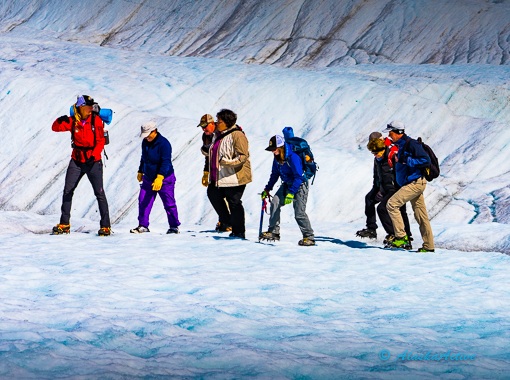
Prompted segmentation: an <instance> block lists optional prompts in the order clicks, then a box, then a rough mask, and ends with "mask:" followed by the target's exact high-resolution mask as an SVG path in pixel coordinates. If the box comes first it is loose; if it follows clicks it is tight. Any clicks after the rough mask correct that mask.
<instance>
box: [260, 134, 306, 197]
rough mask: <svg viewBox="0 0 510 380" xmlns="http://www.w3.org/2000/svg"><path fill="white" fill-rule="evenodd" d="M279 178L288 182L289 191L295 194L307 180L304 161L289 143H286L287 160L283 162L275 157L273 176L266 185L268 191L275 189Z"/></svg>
mask: <svg viewBox="0 0 510 380" xmlns="http://www.w3.org/2000/svg"><path fill="white" fill-rule="evenodd" d="M278 178H281V179H282V182H284V183H286V184H287V186H288V189H287V190H288V192H289V193H290V194H293V195H295V194H296V193H297V192H298V190H299V187H300V186H301V184H302V183H303V181H304V180H305V179H304V178H303V162H302V161H301V158H300V157H299V156H298V155H297V154H296V153H294V152H293V151H292V148H291V147H290V146H289V144H287V143H285V161H284V162H283V164H280V163H278V161H276V158H274V159H273V167H272V169H271V176H270V177H269V182H268V183H267V185H266V187H265V189H266V191H268V192H269V191H271V190H273V187H274V185H275V183H276V181H278Z"/></svg>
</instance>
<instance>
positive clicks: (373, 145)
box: [367, 139, 386, 152]
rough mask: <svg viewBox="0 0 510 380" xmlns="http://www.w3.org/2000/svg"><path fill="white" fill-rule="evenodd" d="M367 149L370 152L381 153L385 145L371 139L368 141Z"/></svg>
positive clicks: (381, 141)
mask: <svg viewBox="0 0 510 380" xmlns="http://www.w3.org/2000/svg"><path fill="white" fill-rule="evenodd" d="M367 148H368V150H369V151H371V152H382V151H383V150H385V149H386V144H385V143H384V140H381V139H373V140H370V141H369V143H368V145H367Z"/></svg>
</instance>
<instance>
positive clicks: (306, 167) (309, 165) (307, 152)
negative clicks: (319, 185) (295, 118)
mask: <svg viewBox="0 0 510 380" xmlns="http://www.w3.org/2000/svg"><path fill="white" fill-rule="evenodd" d="M283 135H284V136H285V142H286V143H287V144H289V145H290V147H291V149H292V151H293V152H294V153H296V154H297V155H298V156H299V158H301V162H302V164H303V177H305V178H306V179H307V180H308V179H310V178H312V177H313V180H312V185H313V181H315V174H316V173H317V170H319V165H317V163H316V162H315V160H314V158H313V153H312V150H311V149H310V145H308V142H306V140H305V139H302V138H300V137H294V131H293V130H292V127H285V128H284V129H283Z"/></svg>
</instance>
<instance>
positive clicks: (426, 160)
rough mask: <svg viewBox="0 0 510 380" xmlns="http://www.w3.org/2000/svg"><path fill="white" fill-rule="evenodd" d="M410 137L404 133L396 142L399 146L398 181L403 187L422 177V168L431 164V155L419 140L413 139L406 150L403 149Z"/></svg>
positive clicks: (396, 167)
mask: <svg viewBox="0 0 510 380" xmlns="http://www.w3.org/2000/svg"><path fill="white" fill-rule="evenodd" d="M409 138H410V137H409V136H407V135H406V134H404V135H402V137H401V138H400V140H398V141H397V142H396V143H395V145H397V146H398V156H397V157H398V162H397V164H396V165H395V172H396V176H397V183H398V184H399V185H400V186H401V187H402V186H405V185H407V184H409V183H411V182H413V181H414V180H416V179H418V178H421V177H422V176H423V174H422V173H421V169H423V168H426V167H428V166H429V165H430V157H429V155H428V154H427V152H425V150H424V149H423V147H422V146H421V144H420V143H419V142H418V141H416V140H414V139H411V141H409V144H407V148H406V151H405V152H404V151H403V148H404V144H405V143H406V141H407V140H408V139H409Z"/></svg>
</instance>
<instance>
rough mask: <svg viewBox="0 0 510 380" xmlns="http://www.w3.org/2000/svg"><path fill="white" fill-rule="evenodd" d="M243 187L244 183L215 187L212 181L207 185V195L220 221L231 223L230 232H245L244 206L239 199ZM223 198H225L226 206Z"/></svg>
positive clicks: (244, 186) (244, 187)
mask: <svg viewBox="0 0 510 380" xmlns="http://www.w3.org/2000/svg"><path fill="white" fill-rule="evenodd" d="M244 189H246V185H241V186H234V187H216V186H215V184H214V183H211V184H209V187H207V197H208V198H209V201H210V202H211V204H212V206H213V207H214V210H216V213H217V214H218V217H219V219H220V223H222V224H227V225H231V226H232V232H233V233H236V234H237V233H245V226H244V207H243V202H242V201H241V198H242V196H243V193H244ZM225 199H227V203H228V207H227V205H226V203H225ZM229 209H230V211H229Z"/></svg>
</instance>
